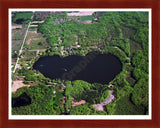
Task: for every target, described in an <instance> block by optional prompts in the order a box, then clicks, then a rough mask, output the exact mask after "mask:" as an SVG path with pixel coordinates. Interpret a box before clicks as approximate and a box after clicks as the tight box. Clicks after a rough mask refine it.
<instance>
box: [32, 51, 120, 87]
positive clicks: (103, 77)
mask: <svg viewBox="0 0 160 128" xmlns="http://www.w3.org/2000/svg"><path fill="white" fill-rule="evenodd" d="M33 69H35V70H38V71H39V72H41V73H42V74H43V75H44V76H45V77H48V78H51V79H57V78H60V79H61V80H70V81H74V80H84V81H87V82H89V83H101V84H107V83H108V82H110V81H111V80H113V79H114V78H115V76H116V75H117V74H119V73H120V72H121V70H122V64H121V62H120V60H119V59H118V58H117V57H115V56H113V55H111V54H100V53H96V52H91V53H88V54H87V55H86V56H78V55H70V56H67V57H64V58H62V57H60V56H58V55H54V56H45V57H40V58H39V59H38V60H37V61H36V62H35V63H34V65H33Z"/></svg>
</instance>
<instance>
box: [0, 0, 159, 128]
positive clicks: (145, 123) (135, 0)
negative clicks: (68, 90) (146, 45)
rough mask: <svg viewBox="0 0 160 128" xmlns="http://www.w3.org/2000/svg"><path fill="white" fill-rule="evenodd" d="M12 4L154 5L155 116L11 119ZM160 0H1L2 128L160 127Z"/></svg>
mask: <svg viewBox="0 0 160 128" xmlns="http://www.w3.org/2000/svg"><path fill="white" fill-rule="evenodd" d="M9 8H106V9H107V8H151V9H152V119H151V120H136V119H135V120H9V119H8V84H9V83H8V66H9V65H8V47H9V46H8V40H9V36H8V31H9V30H8V27H9V25H8V16H9V10H8V9H9ZM159 24H160V1H159V0H52V1H51V0H41V1H38V0H32V1H29V0H14V1H11V0H0V127H1V128H27V127H30V128H32V127H33V128H51V127H56V128H57V127H59V128H66V127H71V128H75V127H77V128H90V127H92V128H94V127H95V128H99V127H102V128H106V127H113V128H117V127H119V128H124V127H137V128H138V127H142V128H148V127H149V128H158V127H160V110H159V108H160V80H159V78H160V66H159V64H160V57H159V55H160V52H159V48H160V44H159V43H160V41H159V36H160V33H159V31H158V30H160V25H159Z"/></svg>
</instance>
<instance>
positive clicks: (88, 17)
mask: <svg viewBox="0 0 160 128" xmlns="http://www.w3.org/2000/svg"><path fill="white" fill-rule="evenodd" d="M92 19H93V17H92V16H81V17H80V20H81V21H88V20H92Z"/></svg>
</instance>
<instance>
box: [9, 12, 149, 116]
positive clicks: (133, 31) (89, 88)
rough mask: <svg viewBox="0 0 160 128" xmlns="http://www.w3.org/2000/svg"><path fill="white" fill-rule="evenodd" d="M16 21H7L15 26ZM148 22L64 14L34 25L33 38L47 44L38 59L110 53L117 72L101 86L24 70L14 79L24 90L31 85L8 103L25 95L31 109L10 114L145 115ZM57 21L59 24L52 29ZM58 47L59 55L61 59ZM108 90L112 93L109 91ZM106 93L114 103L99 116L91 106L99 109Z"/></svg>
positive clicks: (137, 17) (129, 15)
mask: <svg viewBox="0 0 160 128" xmlns="http://www.w3.org/2000/svg"><path fill="white" fill-rule="evenodd" d="M19 15H20V14H18V15H16V17H15V18H14V19H13V20H14V21H16V20H17V18H18V17H19ZM21 15H23V14H21ZM26 15H30V14H26ZM25 19H27V17H25ZM77 19H81V20H82V21H86V20H92V23H91V24H84V23H81V22H78V21H77ZM95 19H96V20H95ZM148 19H149V13H148V12H106V13H104V12H103V13H102V12H94V13H93V15H92V16H90V17H69V16H67V14H66V12H65V13H59V14H55V15H48V18H47V19H46V20H45V22H44V23H42V24H39V25H38V32H39V33H42V34H43V36H44V37H45V38H46V40H47V42H48V44H49V47H48V48H47V50H46V51H45V52H43V54H42V55H41V56H52V55H60V56H62V57H65V56H68V55H83V56H84V55H86V54H87V53H89V52H91V51H98V52H100V53H110V54H113V55H114V56H116V57H117V58H119V60H120V61H121V63H122V71H121V73H120V74H118V75H117V76H116V77H115V78H114V79H113V80H112V81H110V82H109V83H106V84H104V85H103V84H100V83H93V84H91V83H88V82H86V81H82V80H75V81H64V80H60V79H49V78H45V77H44V76H43V75H42V74H41V73H39V72H38V71H35V70H32V69H27V68H26V67H25V66H24V67H23V68H22V69H19V70H18V73H19V76H24V83H25V84H30V83H34V84H33V85H32V86H30V87H23V88H21V89H19V90H18V91H17V92H16V93H12V98H17V97H20V96H21V95H22V94H24V93H25V94H26V95H27V96H28V97H30V99H31V103H30V104H29V105H26V106H20V107H13V108H12V114H13V115H66V114H67V115H148V113H149V108H148V107H149V97H148V96H149V94H148V93H149V92H148V91H149V82H148V81H149V57H148V56H149V51H148V47H149V41H148V40H149V39H148V38H149V37H148V36H149V20H148ZM27 20H28V19H27ZM58 20H59V21H61V22H58V23H57V22H56V21H58ZM76 42H78V44H76ZM77 45H78V46H79V47H78V46H77ZM62 47H63V48H64V49H63V51H64V52H63V53H64V54H61V51H62ZM39 57H40V56H38V57H37V58H36V59H35V61H36V60H38V58H39ZM32 64H33V63H32ZM32 64H31V65H32ZM37 74H39V75H37ZM48 85H52V86H48ZM109 85H114V87H113V88H111V87H110V86H109ZM111 90H113V91H114V92H115V94H114V95H115V100H114V101H113V102H112V103H109V104H107V105H106V106H105V109H104V111H98V110H96V109H95V108H94V106H93V105H94V104H100V103H102V102H103V101H104V100H105V99H106V98H108V97H109V95H110V94H109V91H111ZM22 100H27V99H25V98H22ZM81 100H85V101H86V103H85V104H81V105H78V106H75V107H73V106H72V104H73V101H74V102H79V101H81Z"/></svg>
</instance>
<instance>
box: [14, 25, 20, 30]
mask: <svg viewBox="0 0 160 128" xmlns="http://www.w3.org/2000/svg"><path fill="white" fill-rule="evenodd" d="M16 28H22V25H12V29H16Z"/></svg>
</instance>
